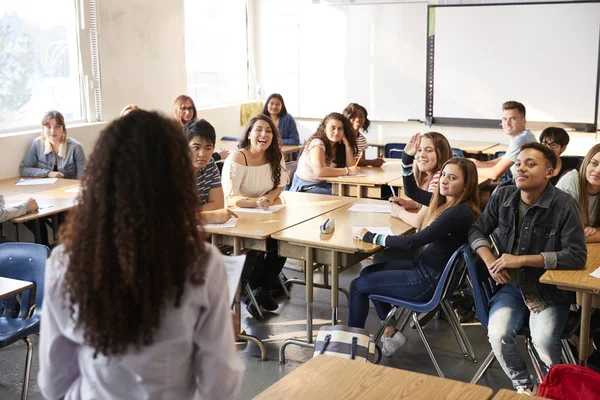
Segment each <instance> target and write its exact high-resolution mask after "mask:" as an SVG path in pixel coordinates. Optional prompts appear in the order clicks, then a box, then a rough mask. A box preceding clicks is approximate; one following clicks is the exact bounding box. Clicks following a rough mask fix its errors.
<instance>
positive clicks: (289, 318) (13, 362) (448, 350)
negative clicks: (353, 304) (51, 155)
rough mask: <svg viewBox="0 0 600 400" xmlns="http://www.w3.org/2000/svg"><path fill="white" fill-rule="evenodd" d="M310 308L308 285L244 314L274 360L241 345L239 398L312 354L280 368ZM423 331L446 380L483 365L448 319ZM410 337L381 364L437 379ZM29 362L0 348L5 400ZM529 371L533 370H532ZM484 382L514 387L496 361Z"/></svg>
mask: <svg viewBox="0 0 600 400" xmlns="http://www.w3.org/2000/svg"><path fill="white" fill-rule="evenodd" d="M293 264H294V262H289V265H292V266H293ZM368 264H369V262H364V263H363V264H362V265H357V266H355V267H353V268H351V269H350V270H348V271H345V272H344V273H342V274H341V276H340V286H341V287H345V288H348V286H349V284H350V281H351V280H352V279H353V278H354V277H356V276H357V275H358V272H359V271H360V268H361V267H362V266H364V265H368ZM286 274H287V275H288V277H291V276H297V277H300V274H299V273H298V272H295V271H290V270H286ZM320 278H321V277H319V278H316V279H320ZM329 299H330V293H329V291H326V290H322V289H315V304H314V329H315V332H316V330H318V328H319V327H320V326H321V325H324V324H328V323H330V320H331V309H330V306H329V304H330V303H329ZM340 304H341V307H340V310H339V318H340V320H341V321H343V322H344V323H345V322H346V320H347V316H348V307H347V302H346V299H345V298H344V296H343V295H341V296H340ZM305 310H306V309H305V303H304V286H299V285H296V286H294V287H293V288H292V298H291V299H289V300H287V299H286V300H284V301H282V302H281V306H280V307H279V309H278V310H277V311H276V312H275V313H270V314H268V315H267V316H266V318H265V319H264V320H263V321H256V320H254V319H252V318H251V317H249V315H248V314H247V313H246V311H245V310H243V311H244V314H243V315H242V325H243V326H244V327H245V328H246V330H247V331H248V333H250V334H253V335H255V336H258V337H259V338H261V339H263V340H264V341H265V343H266V345H267V349H268V357H269V360H268V361H265V362H261V361H259V356H260V351H259V349H258V347H257V346H256V345H254V344H252V343H251V344H249V345H247V346H246V345H240V346H239V355H240V357H241V358H242V359H243V360H244V362H245V364H246V374H245V376H244V383H243V386H242V391H241V393H240V396H239V398H240V399H251V398H252V397H254V396H255V395H256V394H258V393H260V392H261V391H263V390H264V389H265V388H267V387H268V386H270V385H272V384H273V383H274V382H276V381H277V380H278V379H280V378H281V377H283V376H284V375H285V374H287V373H288V372H290V371H292V370H293V369H294V368H296V367H297V366H298V365H300V364H301V363H303V362H304V361H306V360H308V359H309V358H310V357H311V356H312V352H311V350H310V349H306V348H300V347H298V346H288V348H287V351H286V358H287V363H286V364H285V365H280V364H279V362H278V351H279V344H280V343H281V342H282V341H283V340H285V339H287V338H293V337H297V338H299V339H302V338H304V337H305V318H306V311H305ZM378 326H379V321H378V319H377V316H376V314H375V312H374V311H372V312H371V313H370V315H369V320H368V322H367V328H368V329H369V330H370V331H371V332H375V331H376V329H377V328H378ZM464 329H465V331H466V333H467V336H468V337H469V340H470V341H471V344H472V345H473V348H474V349H475V354H476V355H477V357H478V360H479V361H483V359H484V358H485V357H486V356H487V354H488V353H489V351H490V347H489V344H488V342H487V337H486V331H485V329H483V328H482V327H481V326H480V325H478V324H474V325H465V326H464ZM424 330H425V334H426V335H427V337H428V339H429V342H430V344H431V346H432V348H433V352H434V353H435V355H436V356H437V359H438V361H439V363H440V366H441V368H442V370H443V371H444V373H445V374H446V377H448V378H450V379H456V380H459V381H464V382H468V381H469V380H470V379H471V377H472V376H473V375H474V374H475V371H476V370H477V368H478V367H479V365H480V364H479V363H473V362H472V361H470V360H469V359H467V358H465V357H463V356H462V354H461V353H460V348H459V346H458V344H457V342H456V340H455V338H454V335H453V334H452V331H451V330H450V327H449V326H448V324H447V323H446V322H445V321H443V320H432V321H431V322H430V323H429V324H428V325H427V326H426V327H425V329H424ZM405 334H406V335H407V336H408V337H409V341H408V343H407V344H406V345H404V346H403V347H402V348H401V349H400V350H398V351H397V352H396V353H395V354H394V355H393V356H392V357H389V358H388V357H384V359H383V361H382V364H383V365H387V366H390V367H395V368H402V369H407V370H411V371H416V372H421V373H425V374H430V375H436V371H435V368H434V367H433V364H432V363H431V360H430V359H429V356H428V354H427V352H426V350H425V347H424V346H423V344H422V342H421V339H420V338H419V335H418V333H417V332H416V331H415V330H413V329H411V328H410V326H409V327H407V328H406V330H405ZM37 344H38V338H37V336H36V337H34V338H33V345H34V351H35V354H34V357H33V367H32V371H31V383H30V389H29V390H30V394H29V398H30V399H32V400H35V399H42V396H41V394H40V393H39V389H38V387H37V382H36V376H37V372H38V357H37V349H38V346H37ZM523 351H524V348H523ZM523 354H525V353H523ZM24 361H25V345H24V344H22V343H17V344H14V345H12V346H10V347H8V348H6V349H3V350H0V399H2V400H12V399H19V398H20V392H21V382H22V377H23V367H24ZM56 368H60V366H56ZM530 371H533V370H532V369H531V368H530ZM479 384H481V385H485V386H489V387H491V388H492V389H493V390H494V391H497V390H499V389H501V388H510V387H511V385H510V381H509V380H508V378H507V377H506V376H505V375H504V373H503V372H502V370H501V369H500V367H499V366H498V364H497V363H495V364H494V365H493V366H492V368H491V369H490V370H489V371H488V372H487V373H486V374H485V375H484V377H483V378H482V379H481V380H480V382H479Z"/></svg>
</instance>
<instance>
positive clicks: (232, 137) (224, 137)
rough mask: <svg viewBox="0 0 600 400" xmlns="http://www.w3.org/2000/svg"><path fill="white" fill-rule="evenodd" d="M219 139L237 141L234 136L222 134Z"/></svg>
mask: <svg viewBox="0 0 600 400" xmlns="http://www.w3.org/2000/svg"><path fill="white" fill-rule="evenodd" d="M221 140H228V141H230V142H237V141H238V138H236V137H235V136H223V137H222V138H221Z"/></svg>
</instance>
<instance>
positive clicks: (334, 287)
mask: <svg viewBox="0 0 600 400" xmlns="http://www.w3.org/2000/svg"><path fill="white" fill-rule="evenodd" d="M331 258H332V262H331V324H332V325H337V323H338V302H339V293H338V289H339V284H340V280H339V277H340V274H339V264H340V263H339V253H338V252H337V251H332V252H331Z"/></svg>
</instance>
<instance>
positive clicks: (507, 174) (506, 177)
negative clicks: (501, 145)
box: [494, 151, 513, 182]
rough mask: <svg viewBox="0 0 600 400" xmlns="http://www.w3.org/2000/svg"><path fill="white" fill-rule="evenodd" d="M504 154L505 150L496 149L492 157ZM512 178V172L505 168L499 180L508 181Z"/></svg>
mask: <svg viewBox="0 0 600 400" xmlns="http://www.w3.org/2000/svg"><path fill="white" fill-rule="evenodd" d="M505 154H506V152H505V151H497V152H495V153H494V158H500V157H503V156H504V155H505ZM512 178H513V176H512V172H510V168H509V169H507V170H506V172H505V173H504V175H502V176H501V177H500V180H501V181H502V182H505V181H510V180H512Z"/></svg>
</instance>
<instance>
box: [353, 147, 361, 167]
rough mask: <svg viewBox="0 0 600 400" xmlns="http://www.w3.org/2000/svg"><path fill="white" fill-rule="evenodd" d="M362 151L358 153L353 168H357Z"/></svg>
mask: <svg viewBox="0 0 600 400" xmlns="http://www.w3.org/2000/svg"><path fill="white" fill-rule="evenodd" d="M362 153H363V152H362V151H361V152H360V153H358V158H357V159H356V163H355V164H354V166H355V167H357V166H358V162H359V161H360V158H361V157H362Z"/></svg>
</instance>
